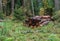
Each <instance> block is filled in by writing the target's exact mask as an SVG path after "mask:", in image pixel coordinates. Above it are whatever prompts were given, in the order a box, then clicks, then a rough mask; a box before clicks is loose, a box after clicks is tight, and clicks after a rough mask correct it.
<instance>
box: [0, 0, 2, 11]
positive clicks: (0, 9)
mask: <svg viewBox="0 0 60 41" xmlns="http://www.w3.org/2000/svg"><path fill="white" fill-rule="evenodd" d="M0 11H2V0H0Z"/></svg>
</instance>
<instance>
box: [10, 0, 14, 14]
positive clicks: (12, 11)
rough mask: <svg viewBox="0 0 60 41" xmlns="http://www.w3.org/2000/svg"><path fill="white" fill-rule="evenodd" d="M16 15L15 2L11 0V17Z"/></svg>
mask: <svg viewBox="0 0 60 41" xmlns="http://www.w3.org/2000/svg"><path fill="white" fill-rule="evenodd" d="M13 14H14V0H11V15H13Z"/></svg>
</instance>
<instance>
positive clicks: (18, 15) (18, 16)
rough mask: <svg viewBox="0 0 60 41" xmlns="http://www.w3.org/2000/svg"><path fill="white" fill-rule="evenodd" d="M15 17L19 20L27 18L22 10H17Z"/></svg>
mask: <svg viewBox="0 0 60 41" xmlns="http://www.w3.org/2000/svg"><path fill="white" fill-rule="evenodd" d="M14 17H15V19H17V20H23V19H24V18H25V16H24V13H23V10H22V8H18V9H15V13H14Z"/></svg>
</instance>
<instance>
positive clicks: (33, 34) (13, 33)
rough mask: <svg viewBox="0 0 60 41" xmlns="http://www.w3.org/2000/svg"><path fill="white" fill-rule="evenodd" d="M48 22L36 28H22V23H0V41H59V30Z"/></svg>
mask: <svg viewBox="0 0 60 41" xmlns="http://www.w3.org/2000/svg"><path fill="white" fill-rule="evenodd" d="M53 25H54V24H53V23H52V22H50V23H49V24H48V25H45V26H43V27H38V28H34V29H32V28H30V27H26V26H23V24H22V22H17V23H16V22H13V21H5V22H0V26H1V28H0V41H60V28H59V27H57V28H55V27H54V26H53Z"/></svg>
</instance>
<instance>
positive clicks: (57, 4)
mask: <svg viewBox="0 0 60 41" xmlns="http://www.w3.org/2000/svg"><path fill="white" fill-rule="evenodd" d="M59 9H60V8H59V0H55V10H59Z"/></svg>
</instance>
